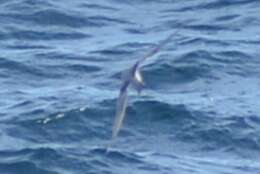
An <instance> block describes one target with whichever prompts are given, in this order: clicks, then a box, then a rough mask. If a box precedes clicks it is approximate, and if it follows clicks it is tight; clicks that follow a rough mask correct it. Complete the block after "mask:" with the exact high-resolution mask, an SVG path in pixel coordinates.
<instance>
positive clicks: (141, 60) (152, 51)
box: [134, 31, 178, 68]
mask: <svg viewBox="0 0 260 174" xmlns="http://www.w3.org/2000/svg"><path fill="white" fill-rule="evenodd" d="M177 33H178V31H176V32H174V33H172V34H171V35H169V36H168V37H167V38H166V39H165V40H163V41H162V42H161V43H159V44H158V45H157V46H156V47H155V48H153V49H152V50H151V51H150V52H148V53H147V54H146V55H144V57H142V58H141V59H140V60H138V61H137V62H136V63H135V65H134V67H135V68H138V67H139V66H140V64H141V63H143V62H144V61H145V59H147V58H148V57H152V56H153V55H155V54H156V53H158V52H159V51H160V50H161V48H162V47H164V46H165V45H166V44H167V43H168V42H170V40H171V39H172V37H173V36H175V35H176V34H177Z"/></svg>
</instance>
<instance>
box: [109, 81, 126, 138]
mask: <svg viewBox="0 0 260 174" xmlns="http://www.w3.org/2000/svg"><path fill="white" fill-rule="evenodd" d="M128 86H129V81H126V82H124V83H123V85H122V87H121V90H120V94H119V97H118V99H117V105H116V116H115V121H114V125H113V130H112V140H113V139H115V138H116V136H117V134H118V132H119V130H120V128H121V125H122V122H123V119H124V117H125V112H126V106H127V88H128Z"/></svg>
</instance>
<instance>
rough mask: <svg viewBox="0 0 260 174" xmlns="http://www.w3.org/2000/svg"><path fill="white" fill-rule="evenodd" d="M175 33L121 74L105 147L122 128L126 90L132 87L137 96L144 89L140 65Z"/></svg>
mask: <svg viewBox="0 0 260 174" xmlns="http://www.w3.org/2000/svg"><path fill="white" fill-rule="evenodd" d="M175 33H176V32H174V33H173V34H171V35H169V36H168V37H167V38H166V39H165V40H163V41H162V42H161V43H160V44H159V45H157V46H156V47H155V48H154V49H152V50H151V51H150V52H149V53H148V54H146V55H145V56H144V57H142V58H141V59H140V60H138V61H137V62H136V63H135V64H134V65H133V66H132V67H131V68H130V69H128V70H127V71H125V72H124V73H122V86H121V88H120V93H119V97H118V99H117V103H116V115H115V120H114V124H113V129H112V140H111V142H110V144H109V146H108V147H107V151H108V148H109V147H110V145H111V143H112V142H113V141H114V140H115V138H116V137H117V134H118V132H119V130H120V128H121V126H122V122H123V120H124V117H125V112H126V107H127V100H128V97H127V90H128V87H129V86H132V87H133V88H134V89H135V90H136V91H137V92H138V94H140V93H141V90H142V89H143V88H144V81H143V77H142V75H141V72H140V66H141V64H142V63H143V62H144V61H145V60H146V59H147V58H149V57H152V56H153V55H155V54H156V53H158V52H159V51H160V50H161V48H162V47H164V46H165V45H166V44H167V43H168V42H169V41H170V40H171V38H172V37H173V36H174V35H175Z"/></svg>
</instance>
